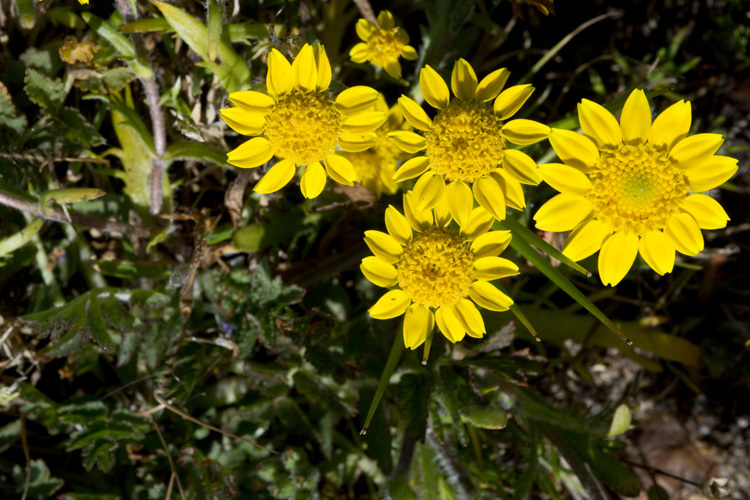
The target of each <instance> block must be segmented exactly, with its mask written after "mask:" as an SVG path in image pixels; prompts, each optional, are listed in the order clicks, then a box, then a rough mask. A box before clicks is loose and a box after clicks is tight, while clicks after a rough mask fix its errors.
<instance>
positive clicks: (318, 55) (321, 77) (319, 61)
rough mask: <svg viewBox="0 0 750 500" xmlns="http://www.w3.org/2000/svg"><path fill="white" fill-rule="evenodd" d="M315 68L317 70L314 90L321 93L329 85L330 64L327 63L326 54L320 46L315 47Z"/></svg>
mask: <svg viewBox="0 0 750 500" xmlns="http://www.w3.org/2000/svg"><path fill="white" fill-rule="evenodd" d="M315 67H316V68H317V69H318V79H317V82H316V83H315V89H316V90H318V91H319V92H322V91H324V90H326V89H327V88H328V87H329V86H330V85H331V63H330V62H329V61H328V54H326V50H325V48H323V45H321V44H317V45H316V46H315Z"/></svg>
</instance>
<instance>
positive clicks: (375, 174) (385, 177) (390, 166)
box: [344, 94, 411, 198]
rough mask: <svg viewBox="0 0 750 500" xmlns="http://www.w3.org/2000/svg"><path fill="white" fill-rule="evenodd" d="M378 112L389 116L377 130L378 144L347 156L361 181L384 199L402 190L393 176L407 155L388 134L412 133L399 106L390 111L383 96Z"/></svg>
mask: <svg viewBox="0 0 750 500" xmlns="http://www.w3.org/2000/svg"><path fill="white" fill-rule="evenodd" d="M374 109H375V110H376V111H381V112H383V113H387V114H388V119H387V120H386V121H385V123H384V124H383V125H381V126H380V128H378V129H377V130H376V131H375V134H376V136H377V137H376V139H375V145H374V146H372V147H371V148H370V149H368V150H366V151H362V152H359V153H344V156H345V157H346V158H347V159H349V161H351V162H352V165H354V170H355V171H356V172H357V182H359V183H360V184H362V185H363V186H364V187H366V188H367V189H369V190H370V191H372V192H373V193H375V195H376V196H377V197H378V198H380V195H381V194H382V193H386V194H394V193H395V192H396V191H397V190H398V186H397V184H396V181H394V180H393V174H395V173H396V168H397V167H398V162H399V161H400V160H402V159H404V157H405V156H406V153H404V152H403V151H402V150H401V149H400V148H399V147H398V146H396V144H394V143H393V141H390V140H388V133H389V132H393V131H396V130H411V125H409V124H408V123H407V122H405V121H404V115H403V114H402V113H401V108H399V107H398V105H396V106H393V107H391V108H390V109H389V108H388V104H386V102H385V98H384V97H383V94H379V95H378V100H377V101H376V102H375V107H374Z"/></svg>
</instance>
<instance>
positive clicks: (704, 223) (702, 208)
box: [680, 194, 729, 229]
mask: <svg viewBox="0 0 750 500" xmlns="http://www.w3.org/2000/svg"><path fill="white" fill-rule="evenodd" d="M680 208H681V209H682V210H684V211H686V212H687V213H689V214H690V215H692V216H693V218H694V219H695V221H696V222H697V223H698V226H699V227H700V228H701V229H721V228H723V227H727V221H728V220H729V216H728V215H727V213H726V212H725V211H724V209H723V208H722V206H721V205H720V204H719V202H718V201H716V200H714V199H713V198H711V197H710V196H706V195H705V194H693V195H690V196H688V197H687V199H686V200H685V201H683V202H682V205H681V206H680Z"/></svg>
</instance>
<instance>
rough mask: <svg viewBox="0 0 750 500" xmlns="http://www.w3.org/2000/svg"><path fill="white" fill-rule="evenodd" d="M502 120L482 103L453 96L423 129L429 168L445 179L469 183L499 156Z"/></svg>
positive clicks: (497, 161) (495, 163) (493, 165)
mask: <svg viewBox="0 0 750 500" xmlns="http://www.w3.org/2000/svg"><path fill="white" fill-rule="evenodd" d="M502 125H503V122H501V121H500V120H498V119H497V118H496V117H495V113H493V112H492V108H491V107H490V106H489V105H487V104H485V103H478V102H463V101H461V100H458V99H456V100H454V101H453V102H451V103H450V104H449V105H448V107H447V108H446V109H444V110H442V111H439V112H438V114H437V116H436V117H435V119H434V120H433V122H432V128H431V129H430V131H429V132H427V135H426V137H425V138H426V140H427V158H429V160H430V168H432V170H434V171H435V172H437V173H438V174H440V175H441V176H442V177H443V178H444V179H446V180H449V181H459V180H460V181H464V182H466V183H468V184H471V183H472V182H474V181H475V180H477V179H479V178H480V177H482V176H484V175H488V174H489V173H490V172H492V171H493V170H496V169H497V168H498V166H499V165H500V164H501V162H502V160H503V152H504V151H505V137H503V134H502V132H501V131H500V128H501V127H502Z"/></svg>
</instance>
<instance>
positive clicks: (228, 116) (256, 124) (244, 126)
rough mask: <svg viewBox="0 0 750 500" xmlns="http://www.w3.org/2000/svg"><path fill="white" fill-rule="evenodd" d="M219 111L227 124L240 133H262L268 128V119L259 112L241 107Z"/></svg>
mask: <svg viewBox="0 0 750 500" xmlns="http://www.w3.org/2000/svg"><path fill="white" fill-rule="evenodd" d="M219 112H220V113H221V117H222V118H223V119H224V121H225V122H226V123H227V125H229V126H230V127H231V128H232V130H234V131H235V132H237V133H239V134H242V135H260V134H262V133H263V130H264V129H265V128H266V119H265V117H264V116H263V115H261V114H259V113H248V112H247V111H245V110H243V109H240V108H226V109H222V110H220V111H219Z"/></svg>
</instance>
